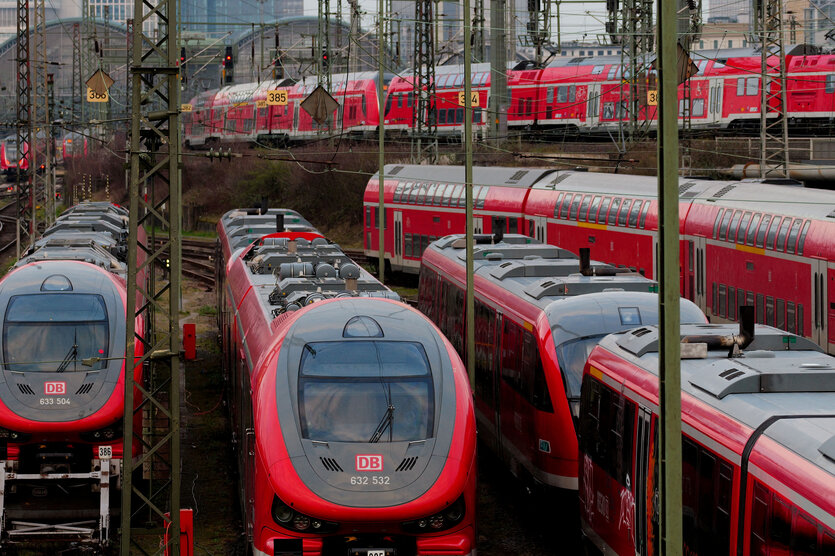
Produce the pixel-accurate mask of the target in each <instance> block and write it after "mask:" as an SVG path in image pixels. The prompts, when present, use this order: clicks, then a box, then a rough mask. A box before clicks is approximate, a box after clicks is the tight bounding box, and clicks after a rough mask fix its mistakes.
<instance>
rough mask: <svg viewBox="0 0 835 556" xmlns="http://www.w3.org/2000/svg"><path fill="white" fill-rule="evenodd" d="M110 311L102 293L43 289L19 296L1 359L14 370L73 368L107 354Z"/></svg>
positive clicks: (97, 365)
mask: <svg viewBox="0 0 835 556" xmlns="http://www.w3.org/2000/svg"><path fill="white" fill-rule="evenodd" d="M108 330H109V329H108V321H107V310H106V307H105V304H104V299H103V298H102V297H101V296H100V295H95V294H81V293H41V294H32V295H16V296H13V297H12V298H11V299H10V300H9V306H8V308H7V309H6V315H5V318H4V320H3V363H4V364H5V366H6V369H7V370H10V371H40V372H64V371H66V372H72V371H75V370H84V371H89V370H96V369H103V368H104V367H105V366H106V364H107V362H106V361H99V362H97V363H94V364H93V365H92V366H83V365H82V363H81V361H82V360H83V359H87V358H90V357H101V358H105V357H107V353H108V342H109V331H108Z"/></svg>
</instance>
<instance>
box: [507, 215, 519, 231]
mask: <svg viewBox="0 0 835 556" xmlns="http://www.w3.org/2000/svg"><path fill="white" fill-rule="evenodd" d="M507 233H509V234H518V233H519V219H518V218H509V219H508V220H507Z"/></svg>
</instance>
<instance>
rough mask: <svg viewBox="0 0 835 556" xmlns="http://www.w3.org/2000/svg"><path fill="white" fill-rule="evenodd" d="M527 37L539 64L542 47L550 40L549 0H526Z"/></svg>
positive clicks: (541, 58)
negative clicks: (534, 50)
mask: <svg viewBox="0 0 835 556" xmlns="http://www.w3.org/2000/svg"><path fill="white" fill-rule="evenodd" d="M528 18H529V20H528V37H529V38H530V40H531V44H533V46H534V48H535V49H536V63H537V64H541V63H542V60H543V57H542V50H543V47H544V46H545V45H546V44H548V43H549V42H550V40H551V0H528Z"/></svg>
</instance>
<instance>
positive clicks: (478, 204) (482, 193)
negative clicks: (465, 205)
mask: <svg viewBox="0 0 835 556" xmlns="http://www.w3.org/2000/svg"><path fill="white" fill-rule="evenodd" d="M488 191H489V188H488V187H487V186H486V185H482V186H481V187H479V191H478V195H476V196H475V197H474V198H475V208H480V209H483V208H484V202H485V201H486V200H487V192H488Z"/></svg>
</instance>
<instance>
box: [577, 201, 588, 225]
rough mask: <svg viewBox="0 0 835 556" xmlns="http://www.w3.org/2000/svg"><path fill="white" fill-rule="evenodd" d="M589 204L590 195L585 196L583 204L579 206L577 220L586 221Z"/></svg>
mask: <svg viewBox="0 0 835 556" xmlns="http://www.w3.org/2000/svg"><path fill="white" fill-rule="evenodd" d="M589 203H591V195H585V196H584V197H583V202H582V203H581V204H580V212H579V213H578V214H577V220H579V221H580V222H585V221H586V220H587V219H588V213H589Z"/></svg>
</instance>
